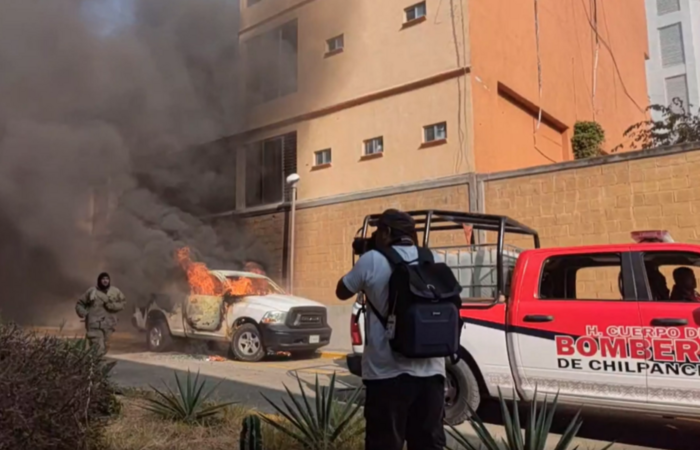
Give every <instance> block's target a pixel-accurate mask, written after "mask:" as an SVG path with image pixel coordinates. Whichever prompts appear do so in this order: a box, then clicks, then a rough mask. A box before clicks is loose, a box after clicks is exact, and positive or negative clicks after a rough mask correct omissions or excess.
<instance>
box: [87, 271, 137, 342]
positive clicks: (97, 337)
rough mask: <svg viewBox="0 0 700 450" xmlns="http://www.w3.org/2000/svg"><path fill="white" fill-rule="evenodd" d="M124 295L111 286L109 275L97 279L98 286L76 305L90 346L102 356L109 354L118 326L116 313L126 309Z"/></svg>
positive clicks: (102, 275) (90, 290)
mask: <svg viewBox="0 0 700 450" xmlns="http://www.w3.org/2000/svg"><path fill="white" fill-rule="evenodd" d="M125 304H126V299H125V298H124V294H122V292H121V291H120V290H119V289H117V288H116V287H114V286H112V285H111V281H110V278H109V274H107V273H105V272H103V273H101V274H100V275H99V276H98V277H97V285H96V286H94V287H91V288H90V289H88V290H87V292H85V294H83V295H82V296H81V297H80V298H79V299H78V303H77V304H76V305H75V312H76V313H77V314H78V317H80V318H81V319H84V320H85V332H86V337H87V339H88V340H89V341H90V345H92V346H95V347H97V349H98V351H99V352H100V353H102V354H105V353H107V349H108V348H109V337H110V336H111V335H112V333H113V332H114V330H115V328H116V326H117V317H116V313H118V312H119V311H121V310H122V309H124V305H125Z"/></svg>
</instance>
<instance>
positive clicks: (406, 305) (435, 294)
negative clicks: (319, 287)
mask: <svg viewBox="0 0 700 450" xmlns="http://www.w3.org/2000/svg"><path fill="white" fill-rule="evenodd" d="M377 251H378V252H379V253H381V254H382V255H384V257H385V258H386V259H387V260H388V261H389V263H390V264H391V267H392V274H391V278H390V279H389V299H388V307H389V308H388V310H387V311H388V313H387V316H386V317H384V316H382V315H381V314H380V313H379V312H378V311H377V309H376V308H375V307H374V306H373V305H372V303H371V301H369V300H371V299H368V302H367V303H368V304H369V305H370V308H372V310H373V311H374V313H375V314H376V315H377V317H378V318H379V320H380V321H381V323H382V325H384V328H385V329H386V330H387V337H388V338H389V345H390V346H391V349H392V350H393V351H394V352H396V353H398V354H400V355H402V356H404V357H406V358H412V359H413V358H439V357H451V358H458V354H459V338H460V334H461V331H462V319H461V318H460V316H459V308H460V306H461V303H462V300H461V298H460V295H459V294H460V293H461V292H462V286H460V285H459V282H458V281H457V279H456V278H455V276H454V273H453V272H452V269H450V268H449V267H448V266H447V264H445V263H436V262H435V260H434V258H433V253H432V252H431V251H430V249H428V248H424V247H418V259H417V260H416V261H404V259H403V258H402V257H401V255H399V254H398V253H397V252H396V250H394V249H393V248H391V247H388V248H378V249H377ZM414 263H416V264H414Z"/></svg>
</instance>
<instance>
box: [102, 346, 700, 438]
mask: <svg viewBox="0 0 700 450" xmlns="http://www.w3.org/2000/svg"><path fill="white" fill-rule="evenodd" d="M110 357H112V358H114V359H115V360H117V361H118V364H117V366H116V368H115V373H114V376H115V379H116V381H117V382H118V383H120V384H121V385H123V386H129V387H148V386H149V385H156V386H158V385H160V384H161V383H162V382H167V383H169V384H171V385H172V383H173V380H174V377H173V372H174V371H177V372H178V373H179V374H181V375H184V374H185V373H186V371H187V370H190V371H192V372H197V371H199V372H200V374H201V376H202V377H205V378H206V379H208V380H211V381H212V382H215V383H220V384H219V386H218V388H217V391H216V396H218V397H220V398H226V399H231V400H236V401H239V402H241V403H245V404H248V405H251V406H254V407H257V408H260V409H262V410H267V411H271V408H270V407H269V405H268V404H267V403H266V401H265V400H264V399H263V397H262V395H261V393H262V394H265V395H266V396H267V397H268V398H271V399H272V400H273V401H278V400H279V399H281V398H282V397H284V396H285V395H286V394H285V392H284V387H283V385H284V384H286V385H287V386H288V387H289V388H290V390H291V391H292V392H293V393H295V394H299V393H300V392H299V387H298V383H297V378H296V375H298V376H299V379H300V380H301V382H302V386H307V387H311V386H313V384H314V382H315V380H316V377H318V379H319V382H321V383H324V384H325V383H328V381H329V379H330V376H331V375H332V374H333V373H335V374H336V377H337V379H338V382H339V384H340V386H341V387H342V388H343V389H347V390H349V391H351V390H352V389H354V387H355V386H357V385H358V384H359V380H358V379H357V378H356V377H354V376H352V375H351V374H350V373H349V372H348V371H347V369H346V368H345V367H344V366H343V362H342V360H331V359H322V358H319V359H313V360H305V361H299V360H296V361H295V360H290V359H286V358H277V359H274V360H271V361H266V362H262V363H241V362H234V361H228V360H226V361H207V360H206V356H191V355H186V354H182V353H168V354H153V353H146V352H144V351H143V349H142V348H141V345H140V344H134V343H128V344H127V343H124V342H122V343H115V345H114V346H113V350H112V351H111V352H110ZM307 392H308V391H307ZM479 412H480V415H481V416H482V418H483V419H484V420H485V421H486V422H487V423H488V426H489V428H490V429H491V431H492V433H494V434H496V435H503V427H502V426H501V424H502V422H501V420H500V412H499V410H498V407H497V405H495V404H494V403H487V404H486V405H485V406H484V407H483V408H481V409H480V411H479ZM523 413H524V412H523ZM572 417H573V411H565V412H563V413H562V414H559V415H558V416H557V419H556V421H555V424H554V431H555V432H556V431H558V432H561V431H563V430H564V429H565V428H566V425H567V424H568V421H569V420H571V418H572ZM460 430H462V431H463V432H465V433H467V434H470V435H473V432H472V430H471V427H470V426H469V425H467V424H465V425H462V426H460ZM579 435H580V436H581V438H582V439H581V441H580V444H581V447H580V448H581V450H595V449H600V448H602V447H603V446H604V445H605V443H607V442H611V441H615V442H616V444H615V446H614V447H613V448H614V449H615V450H642V449H667V450H697V449H698V448H700V445H699V444H698V443H699V442H700V422H698V421H692V420H672V419H663V418H660V417H652V416H646V415H639V414H637V415H633V414H621V413H611V412H600V411H586V412H585V414H584V425H583V427H582V429H581V432H580V433H579Z"/></svg>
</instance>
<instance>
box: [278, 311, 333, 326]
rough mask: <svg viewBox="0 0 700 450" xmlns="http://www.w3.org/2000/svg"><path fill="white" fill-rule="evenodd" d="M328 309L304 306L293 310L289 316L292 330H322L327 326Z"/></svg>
mask: <svg viewBox="0 0 700 450" xmlns="http://www.w3.org/2000/svg"><path fill="white" fill-rule="evenodd" d="M326 314H327V312H326V308H322V307H318V306H303V307H297V308H292V309H291V310H290V311H289V314H287V326H289V327H290V328H320V327H324V326H326Z"/></svg>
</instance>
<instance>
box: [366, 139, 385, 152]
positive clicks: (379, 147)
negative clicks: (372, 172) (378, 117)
mask: <svg viewBox="0 0 700 450" xmlns="http://www.w3.org/2000/svg"><path fill="white" fill-rule="evenodd" d="M383 151H384V138H383V137H381V136H380V137H376V138H372V139H368V140H366V141H365V155H377V154H380V153H382V152H383Z"/></svg>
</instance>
